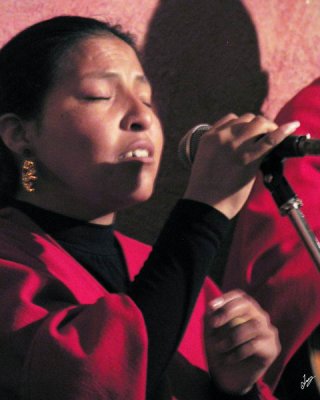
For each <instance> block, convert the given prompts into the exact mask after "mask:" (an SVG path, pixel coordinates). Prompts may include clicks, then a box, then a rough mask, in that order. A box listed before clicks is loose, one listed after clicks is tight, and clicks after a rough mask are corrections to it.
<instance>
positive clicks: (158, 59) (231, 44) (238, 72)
mask: <svg viewBox="0 0 320 400" xmlns="http://www.w3.org/2000/svg"><path fill="white" fill-rule="evenodd" d="M143 62H144V67H145V70H146V73H147V75H148V77H149V79H150V81H151V83H152V86H153V89H154V95H155V96H154V98H155V101H156V104H157V108H158V112H159V115H160V118H161V121H162V123H163V128H164V132H165V136H166V147H165V152H164V157H163V162H162V167H161V170H160V174H159V179H158V185H157V189H156V193H155V196H154V197H153V199H152V200H150V201H149V202H148V203H147V204H145V205H143V206H139V207H137V208H135V209H133V210H130V211H127V212H125V213H123V214H121V215H120V220H119V226H120V228H121V229H122V230H123V231H125V232H126V233H128V234H130V235H133V236H134V237H137V238H138V239H140V240H143V241H146V242H148V243H152V242H153V241H154V239H155V237H156V236H157V233H158V232H159V229H160V227H161V226H162V224H163V221H164V219H165V217H166V216H167V215H168V212H169V210H170V209H171V208H172V206H173V204H174V203H175V201H176V199H177V198H178V197H180V196H181V194H182V193H183V190H184V187H185V184H186V180H187V176H188V173H187V172H186V171H184V170H183V168H182V167H181V166H180V165H179V163H178V160H177V155H176V153H177V146H178V142H179V140H180V138H181V137H182V136H183V134H184V133H185V132H186V131H187V130H188V129H190V128H191V127H192V126H194V125H196V124H198V123H201V122H207V123H212V122H214V121H215V120H217V119H218V118H220V117H222V116H223V115H225V114H227V113H229V112H235V113H237V114H243V113H245V112H254V113H257V112H259V110H260V108H261V106H262V103H263V101H264V98H265V96H266V95H267V76H266V74H265V73H264V72H263V71H262V70H261V66H260V56H259V49H258V43H257V35H256V31H255V28H254V25H253V22H252V21H251V18H250V16H249V14H248V12H247V10H246V9H245V7H244V6H243V5H242V3H241V1H238V0H188V1H185V0H170V1H169V0H162V1H161V0H160V1H159V6H158V8H157V10H156V11H155V14H154V16H153V18H152V20H151V22H150V25H149V29H148V32H147V35H146V37H145V45H144V51H143ZM154 210H157V212H154ZM146 221H147V224H148V226H146V225H147V224H146Z"/></svg>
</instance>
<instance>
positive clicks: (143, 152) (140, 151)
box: [120, 149, 149, 159]
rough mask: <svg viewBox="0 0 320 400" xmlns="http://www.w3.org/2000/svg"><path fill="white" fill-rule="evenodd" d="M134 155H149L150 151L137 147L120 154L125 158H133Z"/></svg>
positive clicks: (121, 157)
mask: <svg viewBox="0 0 320 400" xmlns="http://www.w3.org/2000/svg"><path fill="white" fill-rule="evenodd" d="M133 157H138V158H140V157H149V151H148V150H146V149H136V150H133V151H128V152H127V153H125V154H122V155H121V156H120V159H124V158H133Z"/></svg>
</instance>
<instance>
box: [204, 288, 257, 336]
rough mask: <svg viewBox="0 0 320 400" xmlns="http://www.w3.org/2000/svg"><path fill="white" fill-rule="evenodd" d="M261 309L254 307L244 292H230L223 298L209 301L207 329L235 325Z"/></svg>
mask: <svg viewBox="0 0 320 400" xmlns="http://www.w3.org/2000/svg"><path fill="white" fill-rule="evenodd" d="M262 312H263V311H262V309H260V308H258V307H256V305H255V303H254V302H252V301H251V299H249V298H247V297H245V295H244V294H240V295H238V294H233V293H232V294H230V295H229V296H228V297H227V299H226V300H225V299H224V297H222V298H219V299H218V301H217V300H216V301H215V302H213V304H212V302H211V303H210V307H209V311H208V314H207V324H208V327H209V329H216V328H219V327H222V326H224V325H227V324H229V325H230V324H231V326H232V325H233V326H236V325H239V324H242V323H244V322H246V321H247V320H249V319H252V318H254V317H256V316H258V315H259V314H261V313H262Z"/></svg>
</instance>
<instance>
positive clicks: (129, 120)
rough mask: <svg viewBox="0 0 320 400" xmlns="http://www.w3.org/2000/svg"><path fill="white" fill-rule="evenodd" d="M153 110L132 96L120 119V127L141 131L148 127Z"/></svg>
mask: <svg viewBox="0 0 320 400" xmlns="http://www.w3.org/2000/svg"><path fill="white" fill-rule="evenodd" d="M152 118H153V112H152V109H151V108H149V107H148V106H147V105H146V104H144V103H143V102H142V100H141V99H136V98H132V99H131V100H130V103H129V105H128V107H127V110H126V113H125V115H124V117H123V118H122V120H121V129H123V130H126V131H132V132H141V131H144V130H147V129H149V128H150V126H151V124H152Z"/></svg>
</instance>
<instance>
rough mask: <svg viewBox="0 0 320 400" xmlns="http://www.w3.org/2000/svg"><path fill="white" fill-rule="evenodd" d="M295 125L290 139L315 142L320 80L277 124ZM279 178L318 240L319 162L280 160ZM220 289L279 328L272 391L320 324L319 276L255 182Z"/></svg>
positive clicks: (269, 377) (297, 98)
mask: <svg viewBox="0 0 320 400" xmlns="http://www.w3.org/2000/svg"><path fill="white" fill-rule="evenodd" d="M294 120H299V121H300V122H301V127H300V128H299V129H298V130H297V132H296V134H305V133H311V135H312V137H313V138H320V79H318V80H316V81H314V82H313V83H312V84H311V85H310V86H308V87H306V88H305V89H303V90H302V91H301V92H300V93H298V94H297V95H296V96H295V97H294V98H293V99H292V100H291V101H290V102H289V103H288V104H287V105H286V106H285V107H284V108H283V109H282V110H281V112H280V114H279V115H278V117H277V122H278V123H284V122H289V121H294ZM284 175H285V177H286V178H287V180H288V182H289V183H290V185H291V186H292V188H293V190H294V191H295V192H296V194H297V195H298V196H299V197H300V198H301V199H302V200H303V203H304V206H303V208H302V211H303V213H304V214H305V217H306V220H307V221H308V223H309V225H310V226H311V228H312V231H313V232H314V233H315V234H316V235H317V237H318V238H320V157H318V156H312V157H311V156H308V157H305V158H302V159H289V160H286V161H285V172H284ZM223 287H224V289H226V290H227V289H228V290H229V289H231V288H234V287H241V288H242V289H244V290H245V291H247V292H248V293H249V294H251V295H252V296H253V297H255V298H256V299H257V300H258V302H259V303H260V304H261V306H262V307H263V308H264V309H265V310H267V311H268V312H269V313H270V315H271V319H272V322H273V323H274V324H275V325H276V326H277V327H278V328H279V332H280V339H281V344H282V352H281V355H280V357H279V358H278V359H277V361H276V362H275V363H274V364H273V366H272V367H271V368H270V369H269V372H268V374H267V376H266V377H265V380H266V381H267V382H268V383H269V384H270V385H271V386H273V387H274V386H275V385H276V384H277V382H278V380H279V377H280V375H281V372H282V370H283V368H284V367H285V365H286V364H287V363H288V361H289V359H290V358H291V357H292V355H293V354H294V353H295V351H296V350H297V349H298V348H299V347H300V346H301V344H302V343H303V342H304V341H305V340H306V339H307V338H308V337H309V335H310V334H311V332H312V331H313V330H314V329H315V328H316V327H317V325H319V323H320V273H319V271H318V270H317V269H316V267H315V266H314V264H313V261H312V260H311V257H310V255H309V253H308V252H307V250H306V248H305V247H304V245H303V244H302V241H301V239H300V238H299V236H298V234H297V232H296V231H295V229H294V227H293V226H292V223H291V222H290V220H289V218H288V217H281V216H280V213H279V211H278V208H277V206H276V205H275V203H274V200H273V199H272V197H271V194H270V193H269V191H268V190H267V189H266V188H264V185H263V183H262V179H258V181H257V182H256V184H255V187H254V191H253V192H252V195H251V197H250V199H249V201H248V203H247V205H246V207H245V209H244V210H243V211H242V212H241V214H240V217H239V220H238V222H237V227H236V230H235V234H234V238H233V244H232V246H231V251H230V256H229V260H228V264H227V267H226V272H225V277H224V285H223Z"/></svg>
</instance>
